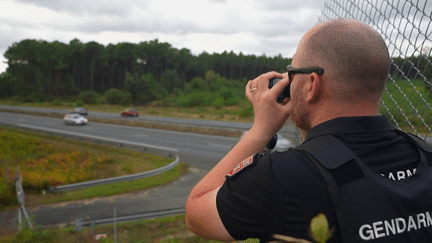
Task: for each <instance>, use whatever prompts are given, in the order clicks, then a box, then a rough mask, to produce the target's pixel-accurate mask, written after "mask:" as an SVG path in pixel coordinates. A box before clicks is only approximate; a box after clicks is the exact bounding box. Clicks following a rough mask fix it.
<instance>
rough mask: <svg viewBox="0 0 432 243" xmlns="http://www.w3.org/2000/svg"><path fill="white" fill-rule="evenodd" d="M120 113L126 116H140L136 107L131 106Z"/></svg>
mask: <svg viewBox="0 0 432 243" xmlns="http://www.w3.org/2000/svg"><path fill="white" fill-rule="evenodd" d="M120 115H121V116H124V117H131V116H139V111H138V110H137V109H136V108H129V109H125V110H123V111H122V112H121V113H120Z"/></svg>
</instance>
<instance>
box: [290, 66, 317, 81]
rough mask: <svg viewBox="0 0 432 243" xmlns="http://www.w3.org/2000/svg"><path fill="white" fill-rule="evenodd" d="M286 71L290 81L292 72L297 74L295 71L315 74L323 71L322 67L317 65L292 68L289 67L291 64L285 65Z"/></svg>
mask: <svg viewBox="0 0 432 243" xmlns="http://www.w3.org/2000/svg"><path fill="white" fill-rule="evenodd" d="M287 73H288V77H289V79H290V81H292V77H293V76H294V74H297V73H306V74H310V73H316V74H318V75H320V74H323V73H324V69H323V68H319V67H311V68H294V67H291V65H288V66H287Z"/></svg>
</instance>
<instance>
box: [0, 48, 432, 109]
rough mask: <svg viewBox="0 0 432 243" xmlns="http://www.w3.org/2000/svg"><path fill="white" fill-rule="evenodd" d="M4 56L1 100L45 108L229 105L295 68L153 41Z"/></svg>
mask: <svg viewBox="0 0 432 243" xmlns="http://www.w3.org/2000/svg"><path fill="white" fill-rule="evenodd" d="M4 56H5V58H7V59H8V65H9V67H8V69H7V71H6V72H5V73H3V74H1V75H0V96H1V97H11V96H20V97H23V98H24V99H30V100H37V101H43V100H52V99H55V98H60V97H61V98H63V97H77V96H79V95H81V94H85V95H87V96H88V94H89V92H90V93H91V94H94V93H96V94H105V93H106V92H107V91H110V96H111V97H116V96H115V95H114V96H113V94H122V95H126V98H122V99H121V100H122V103H127V102H130V103H133V104H144V103H147V102H150V101H153V100H156V99H161V98H163V97H167V96H172V95H173V94H174V95H176V97H178V98H180V100H176V101H175V102H176V103H177V104H181V103H185V100H193V99H198V98H199V97H202V98H205V97H208V95H209V94H210V93H214V92H219V93H220V94H221V95H222V93H224V95H222V96H223V97H222V98H223V100H225V101H227V100H229V97H230V96H235V95H234V94H238V93H241V92H243V88H244V85H245V83H246V81H247V80H249V79H253V78H255V77H256V76H258V75H260V74H261V73H264V72H267V71H271V70H275V71H278V72H285V67H286V66H287V65H288V64H290V63H291V61H292V59H291V58H283V57H282V56H281V55H279V56H275V57H267V56H265V55H262V56H255V55H243V54H242V53H239V54H235V53H234V52H232V51H231V52H227V51H225V52H223V53H213V54H209V53H206V52H203V53H201V54H199V55H193V54H192V53H191V51H190V50H189V49H186V48H183V49H177V48H174V47H172V46H171V45H170V44H169V43H165V42H159V41H158V40H157V39H155V40H152V41H143V42H140V43H138V44H136V43H127V42H125V43H118V44H109V45H107V46H104V45H102V44H99V43H97V42H95V41H91V42H88V43H82V42H81V41H80V40H78V39H73V40H71V41H70V42H69V43H68V44H65V43H62V42H58V41H54V42H47V41H44V40H34V39H26V40H22V41H20V42H16V43H13V44H12V45H11V46H10V47H9V48H8V49H7V51H6V52H5V53H4ZM431 63H432V58H431V57H430V56H426V55H419V56H412V57H409V58H406V59H404V58H400V57H398V58H393V65H392V66H391V72H390V73H391V74H396V75H399V74H402V75H400V76H402V77H404V78H410V79H416V78H419V77H426V79H428V80H431V79H432V68H431ZM209 72H210V73H209ZM212 82H214V83H212ZM185 92H188V94H185ZM190 93H194V94H193V95H191V94H190ZM117 96H118V95H117ZM193 97H196V98H193ZM197 97H198V98H197ZM227 97H228V98H227ZM87 99H89V98H87ZM119 99H120V98H118V97H117V98H114V99H113V100H119ZM217 99H218V97H214V99H213V100H212V101H209V102H210V103H212V102H217V101H216V100H217ZM219 99H220V97H219ZM186 103H188V102H186ZM192 103H194V102H192ZM219 103H220V102H219Z"/></svg>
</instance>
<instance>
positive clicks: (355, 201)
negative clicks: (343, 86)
mask: <svg viewBox="0 0 432 243" xmlns="http://www.w3.org/2000/svg"><path fill="white" fill-rule="evenodd" d="M398 133H400V134H401V135H403V136H404V137H406V138H407V139H408V141H410V142H411V143H413V144H414V145H415V146H416V147H417V149H418V152H419V155H420V159H421V160H420V162H419V165H418V167H417V170H416V173H415V175H413V176H411V177H408V178H405V179H403V180H400V181H394V180H392V179H389V178H386V177H383V176H382V175H380V174H378V173H376V172H374V171H372V170H371V169H370V168H369V167H368V166H367V165H366V164H365V163H363V162H362V161H361V160H360V159H359V158H358V157H357V156H356V155H355V154H354V153H353V152H352V150H351V149H349V148H348V147H347V146H346V145H345V144H343V143H342V142H341V141H340V140H339V139H337V138H336V137H334V136H331V135H326V136H321V137H316V138H313V139H311V140H309V141H306V142H305V143H303V144H302V145H300V146H298V147H297V148H296V149H300V150H302V151H305V152H306V153H305V154H306V155H307V156H308V157H309V158H310V159H311V160H312V161H313V162H314V164H315V165H316V166H317V167H318V169H319V170H320V171H321V174H322V175H323V177H324V179H325V181H326V183H327V188H328V190H329V193H330V195H331V199H332V202H333V207H334V209H335V212H336V216H337V220H338V227H339V230H340V232H341V236H342V240H343V242H344V243H345V242H373V243H375V242H386V243H388V242H432V161H427V159H426V156H425V155H426V154H427V153H432V148H431V147H430V146H429V145H428V144H427V143H425V142H424V141H423V140H421V139H419V138H417V137H414V136H411V135H408V134H405V133H403V132H400V131H398ZM429 158H430V157H429Z"/></svg>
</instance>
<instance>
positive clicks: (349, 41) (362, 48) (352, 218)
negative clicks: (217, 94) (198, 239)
mask: <svg viewBox="0 0 432 243" xmlns="http://www.w3.org/2000/svg"><path fill="white" fill-rule="evenodd" d="M389 66H390V57H389V53H388V49H387V47H386V45H385V43H384V41H383V39H382V38H381V37H380V35H379V34H378V33H377V32H376V31H375V30H374V29H373V28H371V27H369V26H367V25H365V24H363V23H361V22H359V21H355V20H348V19H336V20H330V21H326V22H322V23H320V24H318V25H316V26H315V27H313V28H312V29H311V30H309V31H308V32H307V33H306V34H305V35H304V36H303V38H302V39H301V41H300V43H299V46H298V48H297V51H296V54H295V56H294V59H293V61H292V65H291V67H289V68H288V72H287V73H285V74H279V73H276V72H270V73H266V74H262V75H260V76H259V77H257V78H256V79H254V80H251V81H249V82H248V84H247V85H246V97H247V98H248V99H249V101H250V102H251V103H252V104H253V107H254V113H255V118H254V124H253V126H252V128H251V129H250V131H249V132H248V133H247V134H246V135H245V136H244V137H243V138H241V139H240V141H239V142H238V143H237V144H236V146H234V148H233V149H232V150H231V151H230V152H229V153H228V154H227V155H226V156H225V157H224V158H223V159H222V160H221V161H220V162H219V163H218V164H217V165H216V166H215V167H214V168H213V169H212V170H211V171H210V172H209V173H208V174H207V175H206V176H205V177H204V178H203V179H202V180H201V181H200V182H199V183H198V184H197V185H196V186H195V188H194V189H193V190H192V191H191V193H190V195H189V198H188V200H187V203H186V222H187V224H188V227H189V229H190V230H191V231H193V232H195V233H196V234H198V235H201V236H203V237H205V238H211V239H216V240H224V241H232V240H243V239H247V238H259V239H260V240H261V241H263V242H268V241H272V240H275V239H279V238H278V237H276V236H278V235H283V236H287V237H292V238H296V239H304V240H308V241H312V240H313V237H312V235H311V232H310V229H309V226H310V223H311V221H312V219H313V218H315V217H316V216H317V215H320V214H324V215H325V217H326V218H327V220H328V224H329V228H330V229H331V230H330V235H329V237H330V238H329V239H328V242H430V241H431V239H432V172H431V165H432V151H431V149H430V147H428V145H427V144H424V143H422V141H421V140H420V139H418V138H416V137H414V136H410V135H407V134H405V133H403V132H401V131H398V130H395V129H394V128H393V127H392V126H391V125H390V124H389V122H388V120H387V119H386V118H385V117H383V116H379V115H378V108H379V103H380V97H381V95H382V92H383V90H384V86H385V80H386V78H387V75H388V71H389ZM274 77H276V78H283V79H282V80H281V81H280V82H278V83H277V84H275V86H274V87H273V88H271V89H269V88H268V83H269V80H270V79H271V78H274ZM287 85H290V88H291V92H290V96H291V97H290V98H285V99H284V100H283V102H282V103H279V102H276V99H277V97H278V95H279V94H280V93H281V92H282V90H283V89H284V88H285V87H286V86H287ZM288 118H290V119H291V120H292V122H293V123H295V124H296V126H297V127H298V129H299V130H300V131H301V134H302V137H303V138H304V142H303V144H301V145H300V146H298V147H296V148H291V149H288V150H287V151H285V152H275V153H272V154H267V155H262V154H260V152H261V151H263V149H264V148H265V145H266V144H267V143H268V141H269V140H270V138H271V137H272V136H273V135H274V134H275V133H276V132H277V131H279V130H280V129H281V128H282V126H283V125H284V124H285V122H286V120H287V119H288Z"/></svg>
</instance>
